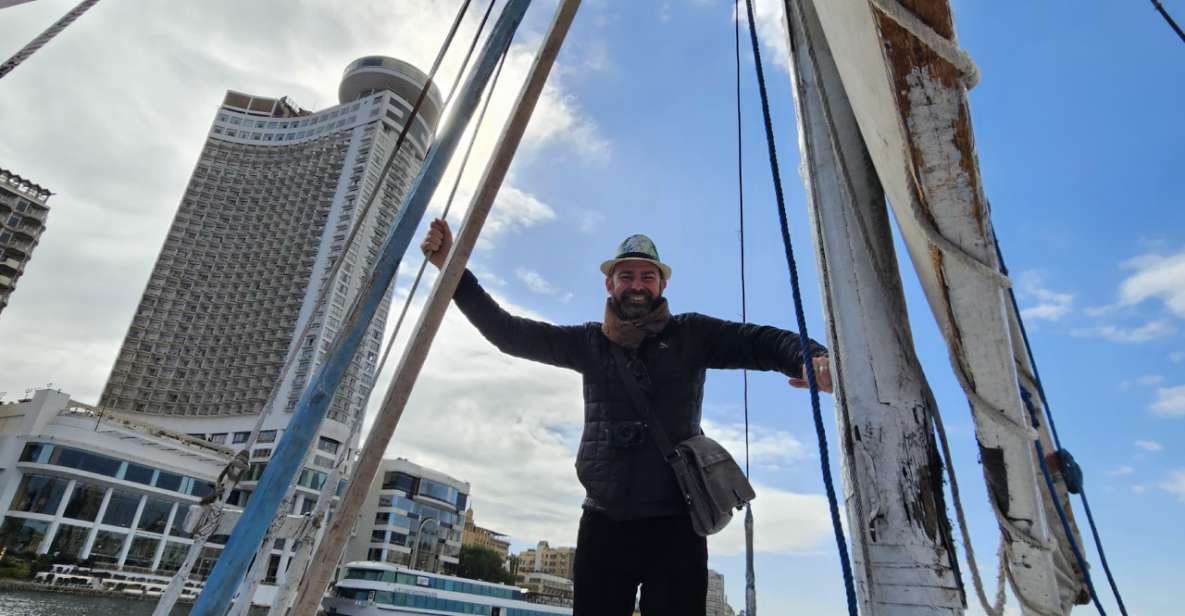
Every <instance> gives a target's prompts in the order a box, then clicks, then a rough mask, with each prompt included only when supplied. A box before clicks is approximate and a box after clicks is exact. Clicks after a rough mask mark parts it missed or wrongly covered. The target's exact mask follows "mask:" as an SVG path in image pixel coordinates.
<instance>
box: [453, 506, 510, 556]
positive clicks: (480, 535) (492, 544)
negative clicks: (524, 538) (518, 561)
mask: <svg viewBox="0 0 1185 616" xmlns="http://www.w3.org/2000/svg"><path fill="white" fill-rule="evenodd" d="M461 545H463V546H470V545H472V546H476V547H480V548H487V549H490V550H493V551H495V552H497V553H498V555H499V556H501V557H502V560H503V561H505V560H506V559H507V558H508V557H509V556H510V542H509V541H507V540H506V535H503V534H502V533H499V532H496V531H492V530H490V529H488V528H482V527H480V526H478V525H477V524H475V523H474V522H473V508H472V507H470V508H469V510H467V511H466V512H465V532H464V534H462V535H461Z"/></svg>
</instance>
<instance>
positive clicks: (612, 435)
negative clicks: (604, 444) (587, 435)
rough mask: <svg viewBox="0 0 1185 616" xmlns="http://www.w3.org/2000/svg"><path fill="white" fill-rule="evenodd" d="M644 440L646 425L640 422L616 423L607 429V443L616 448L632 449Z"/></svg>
mask: <svg viewBox="0 0 1185 616" xmlns="http://www.w3.org/2000/svg"><path fill="white" fill-rule="evenodd" d="M645 440H646V424H645V423H644V422H641V421H618V422H614V423H613V425H612V426H610V427H609V443H610V444H611V445H612V446H614V447H618V448H624V447H634V446H635V445H640V444H642V442H643V441H645Z"/></svg>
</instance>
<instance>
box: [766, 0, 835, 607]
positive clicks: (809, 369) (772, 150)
mask: <svg viewBox="0 0 1185 616" xmlns="http://www.w3.org/2000/svg"><path fill="white" fill-rule="evenodd" d="M745 8H746V14H747V16H748V20H749V42H750V45H751V46H752V48H753V64H754V66H755V68H756V71H757V86H758V91H759V92H760V94H761V114H762V119H763V121H764V123H765V142H766V146H767V147H768V149H769V166H770V174H771V175H772V176H773V184H774V196H775V197H776V199H777V209H778V222H779V223H780V227H781V231H782V244H783V246H784V247H785V253H786V265H787V267H788V269H789V270H790V288H791V292H792V294H793V298H794V317H795V319H796V320H797V322H798V334H799V337H800V339H799V346H800V348H802V355H803V358H804V360H805V361H803V372H804V376H806V381H807V386H808V388H809V390H810V398H811V411H812V414H813V415H814V420H815V434H816V436H817V437H818V440H819V462H820V468H821V471H822V474H823V485H824V487H825V488H826V490H827V502H828V505H829V508H830V510H831V526H832V530H833V531H834V532H835V543H836V547H837V548H838V551H839V562H840V567H841V569H842V571H843V581H844V590H845V591H846V594H847V604H848V614H849V615H850V616H856V615H857V613H858V611H857V607H856V606H857V601H856V585H855V581H854V580H853V578H852V563H851V561H850V559H849V557H848V544H847V540H846V539H845V538H844V535H843V524H842V522H841V521H840V518H839V503H838V500H837V498H836V494H835V484H834V482H833V481H832V478H831V463H830V459H829V456H828V454H827V432H826V430H825V428H824V427H823V411H822V409H821V407H820V405H819V385H818V383H817V382H816V380H815V366H814V361H813V359H812V349H811V343H810V337H809V336H808V334H807V327H806V314H805V313H804V311H803V307H802V292H801V288H800V285H799V282H798V266H797V264H796V263H795V259H794V245H793V242H792V241H791V239H790V223H789V221H788V219H787V216H786V199H785V195H784V194H783V192H782V176H781V171H780V170H779V169H778V151H777V146H776V145H775V143H774V128H773V119H772V118H771V117H770V111H769V94H768V92H766V88H765V71H764V69H763V68H762V65H761V48H760V45H759V44H758V42H757V25H756V23H755V20H754V17H753V0H745Z"/></svg>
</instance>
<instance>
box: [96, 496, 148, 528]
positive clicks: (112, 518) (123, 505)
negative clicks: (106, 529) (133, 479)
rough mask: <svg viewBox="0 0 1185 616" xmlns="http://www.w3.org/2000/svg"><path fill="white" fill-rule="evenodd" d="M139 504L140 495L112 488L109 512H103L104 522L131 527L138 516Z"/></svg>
mask: <svg viewBox="0 0 1185 616" xmlns="http://www.w3.org/2000/svg"><path fill="white" fill-rule="evenodd" d="M139 506H140V496H139V495H137V494H132V493H129V492H124V491H123V490H112V491H111V498H110V500H108V501H107V512H106V513H104V514H103V523H104V524H108V525H110V526H122V527H124V528H131V526H132V520H133V519H134V518H135V517H136V508H137V507H139Z"/></svg>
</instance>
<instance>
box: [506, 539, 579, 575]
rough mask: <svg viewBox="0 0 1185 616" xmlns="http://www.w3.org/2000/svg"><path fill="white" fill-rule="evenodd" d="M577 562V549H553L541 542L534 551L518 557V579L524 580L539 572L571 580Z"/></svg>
mask: <svg viewBox="0 0 1185 616" xmlns="http://www.w3.org/2000/svg"><path fill="white" fill-rule="evenodd" d="M575 560H576V548H553V547H551V546H550V545H548V544H547V542H546V541H540V542H539V545H537V546H536V547H534V548H533V549H530V550H526V551H525V552H523V553H521V554H519V555H518V572H517V574H518V578H519V579H520V580H523V579H525V578H526V575H527V574H528V573H532V572H538V573H546V574H548V575H554V576H557V577H562V578H566V579H569V580H570V579H572V564H573V563H574V562H575Z"/></svg>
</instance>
